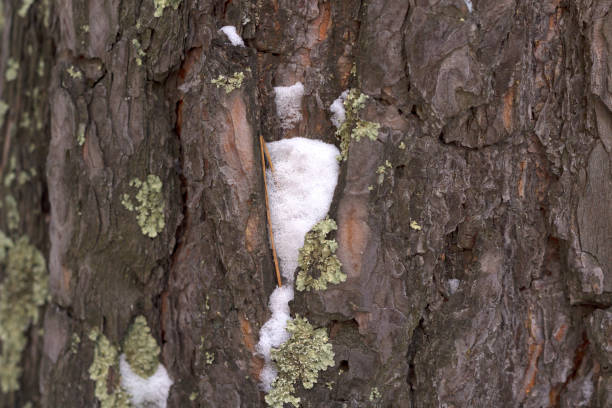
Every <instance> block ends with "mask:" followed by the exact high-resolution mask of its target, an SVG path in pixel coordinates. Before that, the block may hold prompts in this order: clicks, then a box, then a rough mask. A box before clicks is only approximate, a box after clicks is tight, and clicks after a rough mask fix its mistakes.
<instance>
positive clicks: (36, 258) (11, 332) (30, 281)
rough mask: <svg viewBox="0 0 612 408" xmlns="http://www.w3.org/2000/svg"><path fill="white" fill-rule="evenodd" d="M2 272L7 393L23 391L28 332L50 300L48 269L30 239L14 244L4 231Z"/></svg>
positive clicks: (0, 331) (1, 380)
mask: <svg viewBox="0 0 612 408" xmlns="http://www.w3.org/2000/svg"><path fill="white" fill-rule="evenodd" d="M0 269H2V270H3V272H4V275H5V276H6V277H5V279H4V280H3V281H2V284H1V285H0V341H1V343H2V353H1V354H0V388H1V389H2V392H5V393H6V392H10V391H16V390H18V389H19V377H20V376H21V372H22V368H21V367H20V366H19V363H20V361H21V353H22V352H23V350H24V349H25V347H26V345H27V342H28V340H27V336H26V332H27V330H28V328H29V327H30V326H31V325H33V324H36V323H37V322H38V317H39V310H38V309H39V307H40V306H42V305H44V304H45V302H46V300H47V295H48V289H47V267H46V263H45V258H44V257H43V255H42V254H41V253H40V251H39V250H38V249H37V248H36V247H34V246H33V245H31V244H30V242H29V240H28V238H27V237H22V238H20V239H19V240H17V242H15V243H13V241H12V240H11V239H10V238H8V237H7V236H6V235H5V234H4V233H3V232H1V231H0Z"/></svg>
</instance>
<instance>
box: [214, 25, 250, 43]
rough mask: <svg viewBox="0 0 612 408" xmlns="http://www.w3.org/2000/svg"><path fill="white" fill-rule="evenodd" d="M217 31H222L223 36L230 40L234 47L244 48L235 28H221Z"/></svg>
mask: <svg viewBox="0 0 612 408" xmlns="http://www.w3.org/2000/svg"><path fill="white" fill-rule="evenodd" d="M219 31H223V34H225V35H227V38H228V39H229V40H230V42H231V43H232V45H233V46H234V47H236V46H238V47H244V41H242V37H240V34H238V32H237V31H236V27H234V26H224V27H221V29H220V30H219Z"/></svg>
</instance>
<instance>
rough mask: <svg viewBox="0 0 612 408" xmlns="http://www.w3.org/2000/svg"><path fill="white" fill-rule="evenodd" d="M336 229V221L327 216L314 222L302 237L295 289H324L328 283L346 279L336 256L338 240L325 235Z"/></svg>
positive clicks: (336, 282)
mask: <svg viewBox="0 0 612 408" xmlns="http://www.w3.org/2000/svg"><path fill="white" fill-rule="evenodd" d="M337 229H338V226H337V225H336V221H334V220H332V219H330V218H329V217H327V218H325V219H324V220H323V221H319V222H318V223H317V224H315V226H314V227H312V229H311V230H310V231H308V233H307V234H306V236H305V237H304V246H303V247H302V248H300V252H299V255H298V265H299V272H298V275H297V279H296V288H297V290H299V291H303V290H324V289H327V284H329V283H332V284H338V283H340V282H344V281H345V280H346V274H345V273H343V272H342V269H341V266H342V264H341V263H340V260H339V259H338V257H337V256H336V249H338V242H336V240H335V239H327V235H328V234H329V233H330V232H332V231H335V230H337Z"/></svg>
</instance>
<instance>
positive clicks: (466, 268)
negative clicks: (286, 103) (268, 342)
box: [0, 0, 612, 408]
mask: <svg viewBox="0 0 612 408" xmlns="http://www.w3.org/2000/svg"><path fill="white" fill-rule="evenodd" d="M472 3H473V5H472ZM29 4H30V1H29V0H0V5H1V6H2V9H0V32H1V33H2V40H1V46H0V47H1V49H0V68H1V72H2V75H1V76H0V100H1V101H2V102H0V154H1V155H0V181H1V183H0V205H1V206H2V207H0V231H2V232H3V233H4V234H5V235H6V237H7V238H8V239H9V240H10V241H11V242H12V243H13V245H16V243H17V242H18V241H19V240H20V239H21V238H22V237H27V239H28V242H29V243H30V244H31V245H33V247H34V248H35V249H36V250H38V251H40V252H41V253H42V254H44V257H45V260H46V266H47V268H46V271H47V274H48V288H49V296H48V298H47V299H46V303H45V305H44V306H41V307H39V308H38V311H39V318H38V319H36V318H32V320H31V321H26V322H25V323H24V322H22V323H23V324H22V326H23V328H24V333H25V336H26V339H27V344H26V345H25V348H24V350H23V351H22V352H21V354H20V355H18V356H17V359H18V360H19V363H18V365H17V368H14V367H13V368H10V369H9V368H8V366H6V367H4V368H3V367H0V374H2V375H3V376H11V375H14V374H16V373H17V376H16V378H17V379H18V389H11V390H9V391H6V392H2V393H0V408H5V407H26V406H30V407H49V408H55V407H94V406H98V405H97V404H99V402H98V399H97V398H96V396H95V395H94V393H95V386H96V383H95V382H94V381H93V380H92V379H91V374H90V372H89V369H90V366H92V362H93V361H94V359H95V355H94V354H95V349H96V342H95V337H94V340H92V339H90V334H91V333H92V331H94V330H96V329H97V330H98V331H99V333H101V334H103V335H104V336H105V337H106V338H107V339H108V340H109V342H110V344H111V345H112V346H113V347H115V348H116V349H117V350H121V348H122V346H123V342H124V341H125V338H126V334H127V333H128V330H129V328H130V326H131V325H132V323H133V322H134V319H135V318H136V316H139V315H143V316H144V317H145V318H146V321H147V323H148V325H149V326H150V327H151V332H152V334H153V336H154V337H155V339H156V340H157V343H158V344H159V345H160V347H161V355H160V361H161V362H162V363H163V364H164V365H165V367H166V368H167V370H168V373H169V375H170V377H171V378H172V380H173V381H174V384H173V386H172V388H171V390H170V395H169V398H168V406H169V407H264V406H266V403H265V402H264V396H265V394H264V393H263V392H261V391H260V388H259V385H258V383H259V379H258V376H259V371H260V370H261V367H262V360H261V357H260V356H258V355H257V353H256V352H255V345H256V343H257V341H258V337H259V329H260V327H261V326H262V325H263V323H264V322H265V321H266V320H267V319H268V317H269V311H268V307H267V303H268V297H269V295H270V293H271V292H272V290H273V289H274V288H275V286H276V278H275V274H274V265H273V261H272V252H271V250H270V246H269V243H268V242H269V241H268V228H267V222H266V206H265V197H264V191H265V189H264V184H263V178H262V163H261V159H260V145H259V135H263V137H264V139H265V140H266V141H267V142H271V141H276V140H280V139H282V138H286V137H293V136H302V137H308V138H316V139H321V140H323V141H325V142H328V143H334V144H336V145H339V140H338V139H337V137H336V136H335V128H334V127H333V125H332V123H331V121H330V112H329V110H328V108H329V106H330V104H331V103H332V102H333V101H334V100H335V99H336V98H337V97H338V96H339V95H340V94H341V93H342V92H343V91H344V90H345V89H349V88H354V89H359V90H360V92H363V93H364V94H366V95H368V96H369V98H368V99H367V102H366V105H365V108H364V109H363V110H362V111H361V113H360V114H361V117H362V118H363V119H364V120H368V121H371V122H376V123H379V124H380V129H379V132H378V138H377V140H375V141H371V140H368V139H367V138H365V139H362V140H360V141H357V140H352V141H351V142H350V147H349V151H348V159H347V160H346V161H343V162H341V174H340V179H339V183H338V186H337V187H336V190H335V195H334V200H333V203H332V207H331V210H330V216H331V217H332V218H334V219H335V220H336V221H337V223H338V231H337V236H336V239H337V241H338V244H339V248H338V257H339V258H340V261H341V262H342V269H343V272H344V273H346V274H347V280H346V281H345V282H343V283H340V284H338V285H331V286H330V287H329V288H328V289H327V290H324V291H314V292H296V298H295V300H294V301H293V304H292V307H291V310H292V314H299V315H301V316H306V317H307V318H308V319H309V321H310V322H311V323H312V324H313V325H314V326H315V327H322V328H325V329H326V330H327V332H328V334H329V338H330V340H329V341H330V343H331V344H332V345H333V351H334V353H335V365H334V367H332V368H329V369H327V370H326V371H324V372H321V373H320V375H319V378H318V382H317V383H316V384H315V386H314V387H313V388H312V389H309V390H305V389H303V388H302V387H301V385H300V386H298V387H297V395H298V396H299V397H300V398H301V402H302V403H301V405H302V406H305V407H337V408H340V407H372V406H377V407H411V408H417V407H533V408H536V407H610V406H612V371H611V370H612V345H611V335H612V309H609V308H610V307H611V306H612V161H611V160H612V45H611V44H612V1H611V0H576V1H564V0H543V1H534V0H473V1H472V2H469V1H467V0H466V1H465V2H464V1H463V0H444V1H433V0H409V1H408V0H386V1H385V0H363V1H362V0H343V1H326V0H257V1H255V0H225V1H223V0H197V1H196V0H182V1H181V0H163V1H162V0H142V1H120V0H78V1H77V0H74V1H73V0H57V1H50V0H40V1H37V2H34V3H33V4H31V5H30V6H29V7H28V5H29ZM164 6H166V7H164ZM472 7H473V9H472ZM225 25H234V26H236V27H237V28H238V32H239V33H240V34H241V35H242V37H243V39H244V41H245V45H246V46H245V47H240V46H232V45H231V44H230V43H229V42H228V39H227V37H226V36H225V35H224V34H223V33H222V32H220V31H218V30H219V28H220V27H222V26H225ZM17 64H18V66H17ZM235 73H242V74H243V75H244V80H243V82H242V84H241V85H240V86H239V87H237V89H234V90H231V91H230V92H226V90H225V89H224V88H223V87H218V86H217V84H214V83H212V82H211V81H213V80H215V79H218V77H219V76H220V75H223V76H226V77H231V76H232V75H234V74H235ZM297 81H301V82H302V83H303V84H304V86H305V95H304V98H303V100H302V116H303V118H302V120H301V121H300V122H299V123H298V124H297V125H296V127H295V128H294V129H290V130H287V131H285V130H283V128H282V127H281V126H280V121H279V119H278V117H277V114H276V107H275V102H274V90H273V87H274V86H287V85H292V84H293V83H295V82H297ZM3 106H4V107H6V109H4V110H6V113H5V114H4V113H3V109H2V108H3ZM2 119H3V120H2ZM157 178H159V181H161V189H158V190H156V189H155V186H157V185H158V184H157V180H158V179H157ZM143 186H146V189H148V190H147V191H143V189H144V187H143ZM139 192H142V194H144V193H148V195H147V197H145V198H146V199H142V200H141V198H142V196H140V198H139V196H138V194H139ZM156 192H157V193H156ZM156 194H157V195H156ZM160 195H161V196H160ZM156 215H157V217H156ZM0 241H1V240H0ZM7 248H8V246H7ZM13 248H14V247H13ZM2 250H3V249H2V243H1V242H0V261H1V260H2V255H1V254H2ZM5 258H7V257H5ZM7 265H8V261H6V259H5V261H4V263H0V285H2V284H3V282H4V285H3V286H2V287H3V288H4V291H2V290H0V296H4V297H5V298H6V299H17V301H15V302H17V303H12V304H13V307H14V308H15V309H11V310H13V312H14V311H15V310H17V308H18V307H21V306H20V304H19V303H18V302H19V301H21V300H23V299H22V298H20V297H19V296H17V295H15V294H11V293H10V288H11V286H10V285H9V284H8V283H7V282H9V275H10V271H9V269H10V268H9V266H7ZM28 276H29V275H28ZM28 284H31V282H29V281H28ZM11 302H13V300H11ZM0 304H1V301H0ZM30 306H32V305H31V304H30ZM36 308H37V306H36V305H34V306H33V310H36ZM14 313H16V312H14ZM1 314H2V310H1V308H0V322H2V321H4V322H5V324H6V321H7V319H9V318H10V317H11V316H6V311H5V316H4V320H2V319H3V317H2V315H1ZM7 327H8V326H7ZM5 331H6V330H5ZM1 332H2V328H1V327H0V333H1ZM10 335H17V334H16V333H12V334H10ZM6 336H9V335H8V334H7V335H6ZM6 336H5V338H4V342H3V343H2V350H4V352H6V350H8V347H7V343H8V341H9V340H7V338H8V337H6ZM11 370H12V371H11ZM15 370H17V371H18V370H22V372H20V373H18V372H17V371H15ZM118 375H119V374H118V372H117V371H116V367H111V369H110V371H109V374H108V377H105V381H106V384H105V385H106V388H107V389H108V391H109V392H112V391H113V389H114V388H116V387H117V386H118V385H117V384H118V381H119V380H118ZM0 377H2V376H0ZM28 403H29V404H30V405H28ZM117 406H119V405H117Z"/></svg>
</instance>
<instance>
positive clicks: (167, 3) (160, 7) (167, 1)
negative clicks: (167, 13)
mask: <svg viewBox="0 0 612 408" xmlns="http://www.w3.org/2000/svg"><path fill="white" fill-rule="evenodd" d="M180 4H181V0H153V5H154V6H155V13H154V14H153V16H155V17H161V16H162V14H164V9H165V8H166V7H172V8H173V9H175V10H176V9H177V8H178V7H179V5H180Z"/></svg>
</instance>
